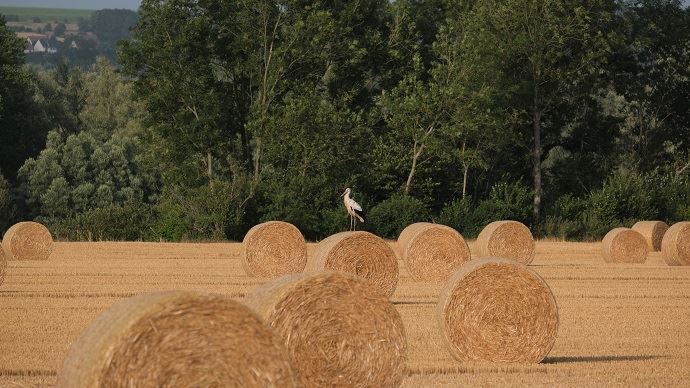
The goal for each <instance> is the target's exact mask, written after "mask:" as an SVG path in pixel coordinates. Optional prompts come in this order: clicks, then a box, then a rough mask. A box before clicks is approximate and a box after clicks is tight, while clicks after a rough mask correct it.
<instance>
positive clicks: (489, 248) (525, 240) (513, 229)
mask: <svg viewBox="0 0 690 388" xmlns="http://www.w3.org/2000/svg"><path fill="white" fill-rule="evenodd" d="M477 247H478V249H479V256H480V257H483V256H484V257H505V258H506V259H512V260H515V261H518V262H520V263H523V264H529V263H531V262H532V259H533V258H534V238H532V232H530V230H529V228H528V227H527V226H525V224H523V223H521V222H517V221H494V222H492V223H490V224H489V225H487V226H485V227H484V229H482V231H481V232H480V233H479V236H478V237H477Z"/></svg>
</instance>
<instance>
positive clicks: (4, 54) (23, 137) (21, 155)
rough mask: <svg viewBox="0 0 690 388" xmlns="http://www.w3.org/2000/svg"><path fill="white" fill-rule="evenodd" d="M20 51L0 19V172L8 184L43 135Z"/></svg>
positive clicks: (19, 43)
mask: <svg viewBox="0 0 690 388" xmlns="http://www.w3.org/2000/svg"><path fill="white" fill-rule="evenodd" d="M23 50H24V42H23V41H22V40H21V39H19V38H18V37H17V36H16V35H15V33H14V32H12V31H11V30H9V29H8V28H7V26H6V25H5V21H4V20H3V19H1V18H0V136H1V137H2V139H1V140H0V170H2V171H3V172H4V173H5V174H6V177H7V178H8V179H9V180H10V181H14V179H15V176H16V172H17V170H18V169H19V167H20V166H21V164H22V163H23V162H24V160H25V159H26V158H27V157H29V156H32V155H36V154H37V153H38V152H39V151H40V150H41V148H42V147H43V144H44V142H45V135H46V132H47V128H46V123H45V122H43V116H42V115H41V111H40V107H39V106H36V104H35V103H34V101H33V92H34V88H33V85H32V83H31V74H30V73H29V72H28V71H26V70H25V69H24V68H23V65H24V53H23Z"/></svg>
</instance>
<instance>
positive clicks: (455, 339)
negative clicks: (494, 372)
mask: <svg viewBox="0 0 690 388" xmlns="http://www.w3.org/2000/svg"><path fill="white" fill-rule="evenodd" d="M436 316H437V320H438V324H439V327H440V328H441V332H442V335H443V338H444V340H445V342H446V345H447V346H448V348H449V350H450V352H451V354H452V355H453V357H455V358H456V359H457V360H459V361H490V362H516V363H538V362H540V361H541V360H542V359H543V358H544V357H546V355H547V354H548V353H549V351H550V350H551V348H552V347H553V344H554V342H555V341H556V336H557V334H558V306H557V305H556V301H555V299H554V297H553V294H552V292H551V289H550V288H549V286H548V285H547V284H546V282H544V280H543V279H542V278H541V277H540V276H539V275H537V273H536V272H534V271H532V270H530V269H529V268H528V267H527V266H525V265H524V264H521V263H518V262H516V261H514V260H510V259H505V258H495V257H490V258H482V259H478V260H472V261H469V262H467V263H465V264H464V265H463V266H462V267H460V269H459V270H458V271H457V272H456V273H455V274H454V275H453V277H451V279H450V280H449V281H448V284H447V285H446V286H445V288H444V289H443V291H442V293H441V296H440V297H439V302H438V306H437V312H436Z"/></svg>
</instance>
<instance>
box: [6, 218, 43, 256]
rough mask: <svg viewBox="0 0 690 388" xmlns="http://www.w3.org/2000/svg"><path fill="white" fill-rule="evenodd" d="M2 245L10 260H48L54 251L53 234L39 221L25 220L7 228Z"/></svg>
mask: <svg viewBox="0 0 690 388" xmlns="http://www.w3.org/2000/svg"><path fill="white" fill-rule="evenodd" d="M2 246H3V248H5V254H6V255H7V259H8V260H47V259H48V257H49V256H50V253H51V252H52V251H53V236H51V235H50V231H48V228H46V227H45V226H43V225H41V224H39V223H38V222H33V221H24V222H19V223H17V224H14V225H12V227H11V228H9V229H7V232H5V235H4V236H3V237H2Z"/></svg>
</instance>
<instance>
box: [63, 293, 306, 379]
mask: <svg viewBox="0 0 690 388" xmlns="http://www.w3.org/2000/svg"><path fill="white" fill-rule="evenodd" d="M296 382H297V380H296V374H295V373H294V372H293V369H292V367H291V366H290V362H289V359H288V355H287V351H286V349H285V346H284V345H283V343H282V340H281V339H280V338H279V337H278V336H277V335H276V334H275V332H274V331H273V330H272V329H271V328H269V327H268V326H267V325H265V324H264V323H263V322H262V321H261V319H260V318H259V317H258V316H256V314H254V313H253V312H252V311H251V310H250V309H249V308H248V307H247V306H245V305H243V304H240V303H239V302H236V301H233V300H231V299H229V298H226V297H224V296H221V295H206V294H200V293H195V292H189V291H168V292H158V293H152V294H145V295H139V296H135V297H132V298H128V299H125V300H123V301H121V302H119V303H116V304H114V305H113V306H112V307H110V309H108V310H107V311H105V312H104V313H103V314H101V315H100V316H98V317H97V318H96V319H95V320H94V321H93V322H91V324H89V326H87V327H86V329H84V331H82V333H81V334H80V335H79V337H78V338H77V339H76V340H75V341H74V343H72V346H71V347H70V349H69V352H68V353H67V356H66V358H65V360H64V363H63V366H62V370H61V371H60V373H59V375H58V380H57V386H58V387H65V388H67V387H94V388H95V387H133V386H136V387H177V386H179V387H191V386H200V387H267V386H278V387H281V386H287V387H294V386H296Z"/></svg>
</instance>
